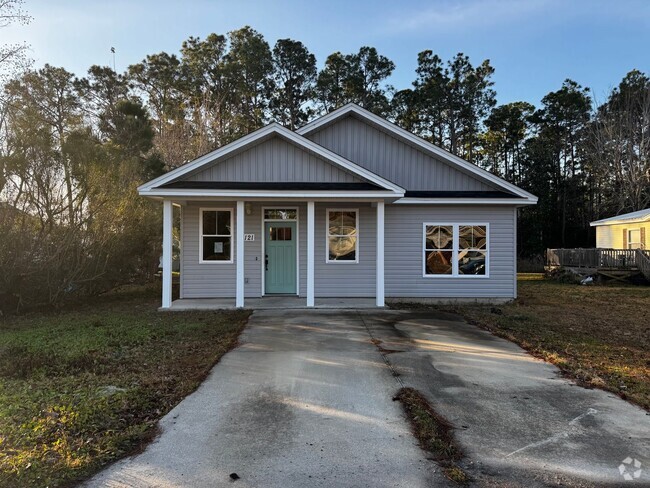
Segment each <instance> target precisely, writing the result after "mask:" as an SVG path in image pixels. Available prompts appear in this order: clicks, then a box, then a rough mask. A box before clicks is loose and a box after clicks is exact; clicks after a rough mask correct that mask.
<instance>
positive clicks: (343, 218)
mask: <svg viewBox="0 0 650 488" xmlns="http://www.w3.org/2000/svg"><path fill="white" fill-rule="evenodd" d="M358 229H359V213H358V211H357V210H327V260H326V261H327V262H328V263H358V262H359V253H358V250H357V247H358Z"/></svg>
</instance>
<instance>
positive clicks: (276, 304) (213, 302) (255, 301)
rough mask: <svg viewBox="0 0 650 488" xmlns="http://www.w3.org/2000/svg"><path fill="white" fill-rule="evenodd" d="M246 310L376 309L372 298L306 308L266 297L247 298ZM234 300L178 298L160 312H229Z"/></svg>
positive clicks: (300, 301)
mask: <svg viewBox="0 0 650 488" xmlns="http://www.w3.org/2000/svg"><path fill="white" fill-rule="evenodd" d="M245 306H246V308H250V309H254V310H280V309H281V310H295V309H314V308H316V309H367V308H377V303H376V301H375V299H374V298H317V299H315V300H314V305H313V306H307V303H306V301H305V299H304V298H300V297H297V296H267V297H261V298H247V299H246V305H245ZM235 308H237V307H236V304H235V299H234V298H179V299H178V300H174V301H173V302H172V304H171V306H170V307H169V308H162V307H161V308H160V310H165V311H170V312H181V311H187V310H231V309H235Z"/></svg>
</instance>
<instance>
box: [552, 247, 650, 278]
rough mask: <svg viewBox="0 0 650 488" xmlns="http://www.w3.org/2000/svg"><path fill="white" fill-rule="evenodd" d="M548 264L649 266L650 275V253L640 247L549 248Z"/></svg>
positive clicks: (596, 266)
mask: <svg viewBox="0 0 650 488" xmlns="http://www.w3.org/2000/svg"><path fill="white" fill-rule="evenodd" d="M546 264H547V265H548V266H568V267H572V268H595V269H597V268H616V269H635V268H636V269H639V270H642V271H643V270H644V269H646V268H647V270H648V274H649V275H650V253H648V251H643V250H640V249H547V250H546ZM644 275H645V273H644Z"/></svg>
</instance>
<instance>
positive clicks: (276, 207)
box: [260, 205, 300, 297]
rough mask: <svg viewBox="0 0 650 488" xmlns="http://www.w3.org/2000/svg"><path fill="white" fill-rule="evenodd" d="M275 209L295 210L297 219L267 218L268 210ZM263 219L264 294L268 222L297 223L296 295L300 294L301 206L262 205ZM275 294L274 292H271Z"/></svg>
mask: <svg viewBox="0 0 650 488" xmlns="http://www.w3.org/2000/svg"><path fill="white" fill-rule="evenodd" d="M275 209H287V210H295V211H296V218H295V219H286V220H282V219H265V218H264V214H265V213H266V210H275ZM260 220H261V221H262V234H261V235H262V256H260V257H261V259H260V261H261V268H262V280H261V281H262V296H265V295H266V283H265V281H266V277H265V275H266V273H265V271H266V269H265V268H266V266H265V262H266V223H267V222H295V223H296V296H298V297H299V296H300V208H298V207H295V206H291V205H272V206H267V207H265V206H262V215H261V219H260ZM271 295H273V294H271Z"/></svg>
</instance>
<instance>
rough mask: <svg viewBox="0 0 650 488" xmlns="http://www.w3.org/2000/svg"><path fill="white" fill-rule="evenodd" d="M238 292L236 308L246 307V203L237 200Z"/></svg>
mask: <svg viewBox="0 0 650 488" xmlns="http://www.w3.org/2000/svg"><path fill="white" fill-rule="evenodd" d="M236 227H237V237H236V240H237V257H236V263H237V264H236V266H237V286H236V288H237V291H236V294H235V307H237V308H242V307H243V306H244V202H243V201H242V200H237V226H236Z"/></svg>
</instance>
